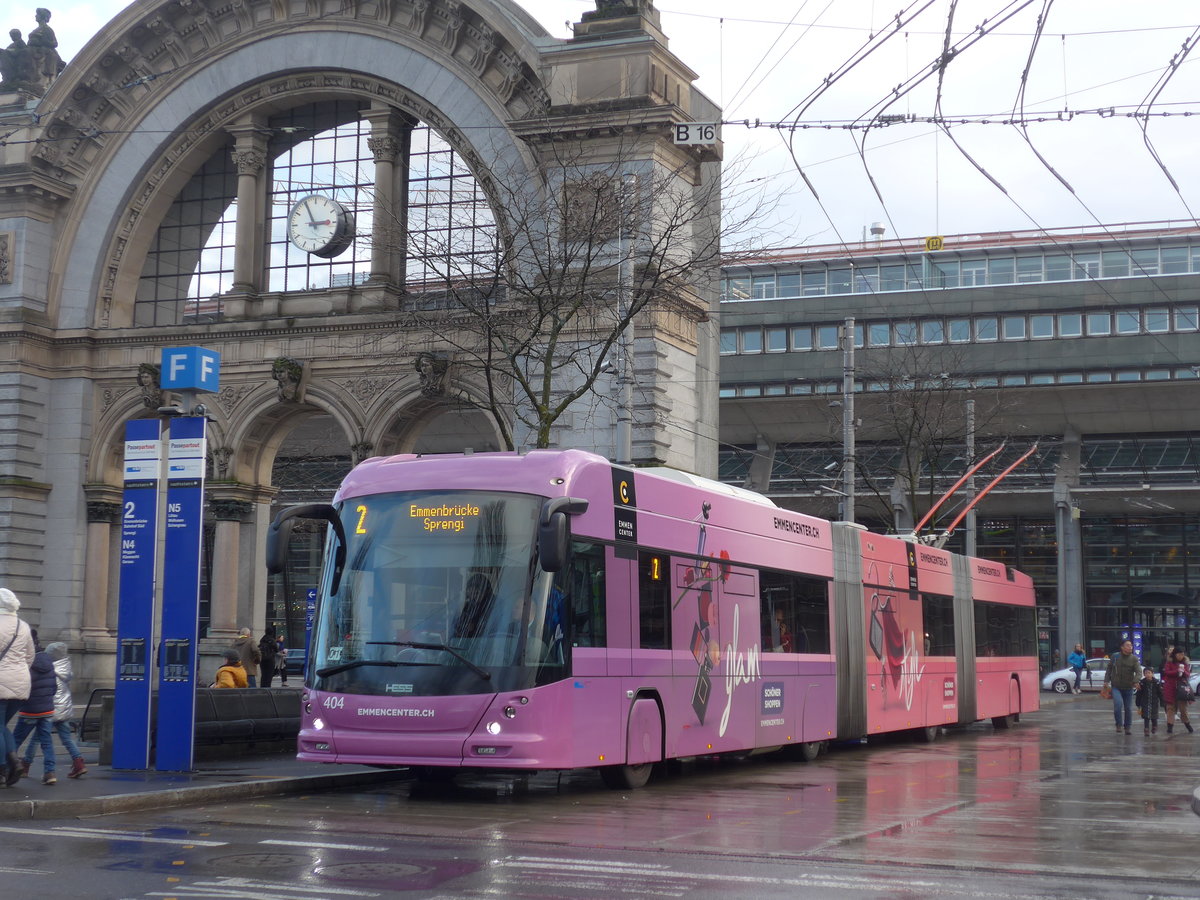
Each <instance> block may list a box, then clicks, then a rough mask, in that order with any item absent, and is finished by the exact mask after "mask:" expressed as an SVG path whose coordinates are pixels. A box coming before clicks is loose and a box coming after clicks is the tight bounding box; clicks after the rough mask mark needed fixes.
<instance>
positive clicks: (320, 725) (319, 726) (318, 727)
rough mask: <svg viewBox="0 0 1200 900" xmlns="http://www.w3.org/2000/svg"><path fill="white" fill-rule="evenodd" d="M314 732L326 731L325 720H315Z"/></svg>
mask: <svg viewBox="0 0 1200 900" xmlns="http://www.w3.org/2000/svg"><path fill="white" fill-rule="evenodd" d="M313 730H314V731H324V730H325V720H324V719H313Z"/></svg>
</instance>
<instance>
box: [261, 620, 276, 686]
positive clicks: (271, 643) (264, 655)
mask: <svg viewBox="0 0 1200 900" xmlns="http://www.w3.org/2000/svg"><path fill="white" fill-rule="evenodd" d="M276 651H277V648H276V646H275V626H274V625H268V626H267V630H266V631H265V632H264V633H263V636H262V637H260V638H259V639H258V655H259V659H258V670H259V672H260V673H261V674H262V680H261V683H260V685H259V686H260V687H265V688H266V687H270V686H271V679H272V678H274V677H275V653H276Z"/></svg>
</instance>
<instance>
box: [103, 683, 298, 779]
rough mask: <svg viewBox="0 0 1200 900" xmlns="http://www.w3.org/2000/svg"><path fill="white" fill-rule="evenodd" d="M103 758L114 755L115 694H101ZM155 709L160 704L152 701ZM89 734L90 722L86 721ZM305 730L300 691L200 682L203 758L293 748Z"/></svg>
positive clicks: (198, 749)
mask: <svg viewBox="0 0 1200 900" xmlns="http://www.w3.org/2000/svg"><path fill="white" fill-rule="evenodd" d="M99 699H100V701H101V714H100V730H99V741H100V763H101V765H107V764H109V763H110V762H111V760H112V719H113V695H112V693H111V692H110V693H107V694H104V695H102V696H101V697H100V698H99ZM151 709H152V710H155V709H156V707H155V706H154V705H153V704H152V705H151ZM155 720H156V716H155V715H154V714H153V712H152V715H151V722H150V746H151V750H153V747H154V740H155V736H156V728H155V725H156V721H155ZM83 731H84V733H85V734H86V722H85V723H84V729H83ZM299 732H300V691H298V690H292V689H288V688H229V689H217V688H197V689H196V732H195V753H196V758H198V759H219V758H221V757H222V756H239V755H244V754H248V753H278V752H280V751H283V750H294V749H295V747H296V735H297V734H299Z"/></svg>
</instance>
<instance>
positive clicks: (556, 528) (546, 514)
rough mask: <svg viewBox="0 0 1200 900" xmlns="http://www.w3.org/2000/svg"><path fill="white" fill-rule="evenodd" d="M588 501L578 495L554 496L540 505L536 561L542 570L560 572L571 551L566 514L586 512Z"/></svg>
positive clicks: (569, 528) (576, 514)
mask: <svg viewBox="0 0 1200 900" xmlns="http://www.w3.org/2000/svg"><path fill="white" fill-rule="evenodd" d="M587 508H588V501H587V500H584V499H580V498H578V497H555V498H553V499H552V500H547V501H546V503H545V504H544V505H543V506H542V515H541V518H540V520H539V522H538V562H539V563H541V566H542V571H544V572H560V571H562V569H563V567H564V566H566V564H567V557H568V556H569V555H570V552H571V523H570V522H569V521H568V519H567V516H578V515H582V514H583V513H585V512H587Z"/></svg>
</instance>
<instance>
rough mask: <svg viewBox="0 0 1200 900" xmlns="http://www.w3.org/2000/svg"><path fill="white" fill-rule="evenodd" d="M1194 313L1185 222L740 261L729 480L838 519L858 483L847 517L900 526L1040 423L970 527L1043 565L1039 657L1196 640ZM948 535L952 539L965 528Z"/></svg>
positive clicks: (734, 276)
mask: <svg viewBox="0 0 1200 900" xmlns="http://www.w3.org/2000/svg"><path fill="white" fill-rule="evenodd" d="M874 230H875V231H876V232H878V233H880V234H881V232H882V228H878V229H874ZM849 320H852V326H851V328H852V331H850V332H849V333H851V334H852V335H853V341H852V343H853V349H852V351H851V350H850V348H849V347H848V346H847V344H846V342H845V341H844V340H843V339H842V335H843V334H844V333H847V332H846V327H847V324H848V321H849ZM1198 328H1200V228H1197V227H1196V226H1195V225H1194V224H1191V225H1186V224H1185V225H1182V226H1174V225H1172V224H1171V223H1145V224H1136V225H1121V226H1112V227H1097V228H1089V229H1069V230H1068V229H1063V230H1052V231H1028V232H1007V233H1001V234H976V235H955V236H944V237H938V238H933V239H926V238H920V239H915V240H883V239H882V238H881V237H878V238H877V239H875V240H870V241H864V242H862V243H854V244H846V245H826V246H811V247H801V248H794V249H784V250H778V251H774V252H771V253H768V254H764V255H762V256H761V257H760V258H757V259H754V260H752V261H739V264H738V265H736V266H727V267H726V269H725V270H724V278H723V280H722V302H721V354H722V358H721V398H722V399H721V438H722V441H723V442H724V444H723V446H724V447H725V449H723V450H722V453H721V458H722V478H723V479H725V480H728V481H731V482H736V483H740V484H749V485H751V486H753V487H755V488H757V489H759V490H764V491H765V492H766V493H768V494H769V495H771V496H772V497H773V498H774V499H775V500H776V501H777V502H779V503H781V504H783V505H786V506H789V507H794V508H803V509H805V510H812V511H817V512H818V513H820V514H822V515H827V516H832V517H837V516H838V515H839V514H840V512H841V511H842V510H844V508H845V506H844V504H845V498H844V495H845V493H846V488H847V487H848V486H849V485H851V484H852V485H853V488H854V489H853V492H852V493H853V494H854V498H855V501H856V506H855V512H856V516H855V518H856V520H857V521H860V522H862V523H864V524H868V525H871V526H876V527H885V528H893V529H898V530H900V531H907V530H909V529H911V527H912V525H913V524H915V523H916V521H918V520H919V519H920V518H921V517H922V515H923V514H924V513H925V512H926V511H927V509H928V508H929V506H930V505H931V504H932V503H933V501H934V500H935V499H936V498H937V497H938V496H939V495H941V494H942V493H943V492H944V491H945V490H946V489H948V488H950V487H951V486H952V485H953V484H954V482H955V481H956V480H957V479H958V478H959V476H961V475H963V474H964V473H965V472H966V469H967V463H966V460H967V459H979V458H981V457H982V456H984V455H985V454H987V453H989V452H991V451H992V450H997V449H998V448H1000V447H1003V449H1000V451H999V453H998V454H997V455H996V456H995V457H994V458H993V460H992V461H991V462H990V463H989V464H987V465H986V466H985V468H984V469H981V470H980V472H979V474H978V475H977V476H976V477H975V478H974V479H973V483H974V486H975V488H976V489H977V490H979V489H982V488H983V487H984V486H985V485H986V484H987V483H988V481H990V480H991V477H992V476H994V475H996V474H998V473H999V472H1001V471H1003V470H1004V469H1005V468H1007V466H1008V465H1009V464H1011V463H1012V462H1014V461H1015V460H1016V459H1017V458H1018V457H1019V456H1020V455H1022V454H1023V453H1025V451H1027V450H1029V449H1030V448H1032V447H1033V446H1034V445H1036V448H1037V449H1036V450H1035V451H1034V452H1033V454H1031V455H1030V456H1029V458H1028V459H1027V460H1026V461H1025V462H1024V463H1023V464H1022V465H1020V466H1018V467H1017V468H1015V469H1014V470H1013V471H1012V473H1011V474H1010V475H1008V476H1007V478H1005V479H1004V480H1003V481H1002V482H1000V483H999V484H998V485H997V487H996V488H994V489H993V490H992V491H991V493H990V494H988V496H987V497H986V498H985V499H983V500H982V501H980V504H979V506H978V508H977V514H976V527H975V530H974V533H973V538H974V545H975V549H976V552H978V553H979V555H982V556H988V557H991V558H994V559H998V560H1002V561H1004V562H1006V563H1008V564H1010V565H1013V566H1016V567H1017V568H1020V569H1022V570H1024V571H1026V572H1029V573H1030V574H1031V575H1032V576H1033V577H1034V579H1035V581H1036V583H1037V586H1038V597H1039V614H1040V619H1039V630H1040V633H1041V638H1042V653H1043V661H1044V663H1045V664H1046V665H1050V664H1052V662H1053V660H1054V658H1055V653H1056V652H1058V653H1061V657H1062V658H1065V656H1066V651H1069V649H1070V647H1071V646H1072V645H1073V644H1074V643H1075V642H1076V641H1082V642H1083V643H1084V644H1085V646H1086V647H1087V648H1088V650H1089V652H1091V653H1100V652H1105V651H1107V650H1108V649H1111V648H1112V647H1114V646H1115V645H1116V644H1117V643H1119V639H1120V638H1121V637H1122V636H1123V635H1129V636H1131V637H1133V638H1134V639H1135V642H1136V643H1137V644H1138V645H1139V647H1140V648H1141V649H1143V650H1144V652H1145V654H1146V656H1147V658H1148V659H1150V660H1151V661H1154V660H1156V659H1157V657H1158V654H1159V653H1161V648H1162V647H1163V646H1164V645H1165V644H1168V643H1170V644H1180V645H1183V646H1186V647H1188V648H1189V649H1191V648H1194V647H1200V608H1197V602H1198V598H1200V410H1198V408H1197V405H1198V404H1197V401H1198V400H1200V382H1197V380H1196V379H1197V372H1198V371H1200V330H1198ZM851 382H852V383H853V391H849V390H847V388H848V385H849V384H850V383H851ZM968 400H970V401H972V403H971V404H970V405H969V406H970V408H969V407H968V404H967V402H966V401H968ZM847 406H849V407H850V408H851V409H852V410H853V412H852V415H851V416H850V417H847V416H845V415H844V413H845V410H846V408H847ZM972 442H973V443H974V447H973V450H972V448H971V446H970V444H971V443H972ZM848 449H849V452H848ZM848 456H849V457H851V458H850V460H849V461H850V462H852V463H853V469H852V471H853V473H854V477H853V479H851V480H850V481H847V479H846V477H845V471H846V463H847V461H848V460H847V457H848ZM962 496H963V493H962V491H961V490H960V492H959V493H958V494H957V495H956V497H955V498H954V499H952V500H950V501H948V502H947V503H946V504H945V506H944V507H943V510H940V511H939V514H938V515H937V516H936V517H935V518H934V520H933V522H932V524H931V525H930V526H927V527H926V528H924V529H923V530H922V535H923V536H924V535H932V536H934V537H936V536H938V535H939V534H940V533H941V531H944V529H945V527H946V526H948V525H949V524H950V523H951V521H952V520H953V518H954V517H955V514H956V513H957V512H958V509H959V507H960V506H961V497H962ZM948 540H949V542H950V543H951V545H952V546H957V547H959V548H963V547H965V546H966V536H965V535H964V533H963V530H962V526H960V527H959V528H957V529H956V530H955V532H954V533H952V534H951V535H950V536H949V538H948ZM1064 647H1065V648H1066V650H1065V651H1064V650H1063V648H1064Z"/></svg>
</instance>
